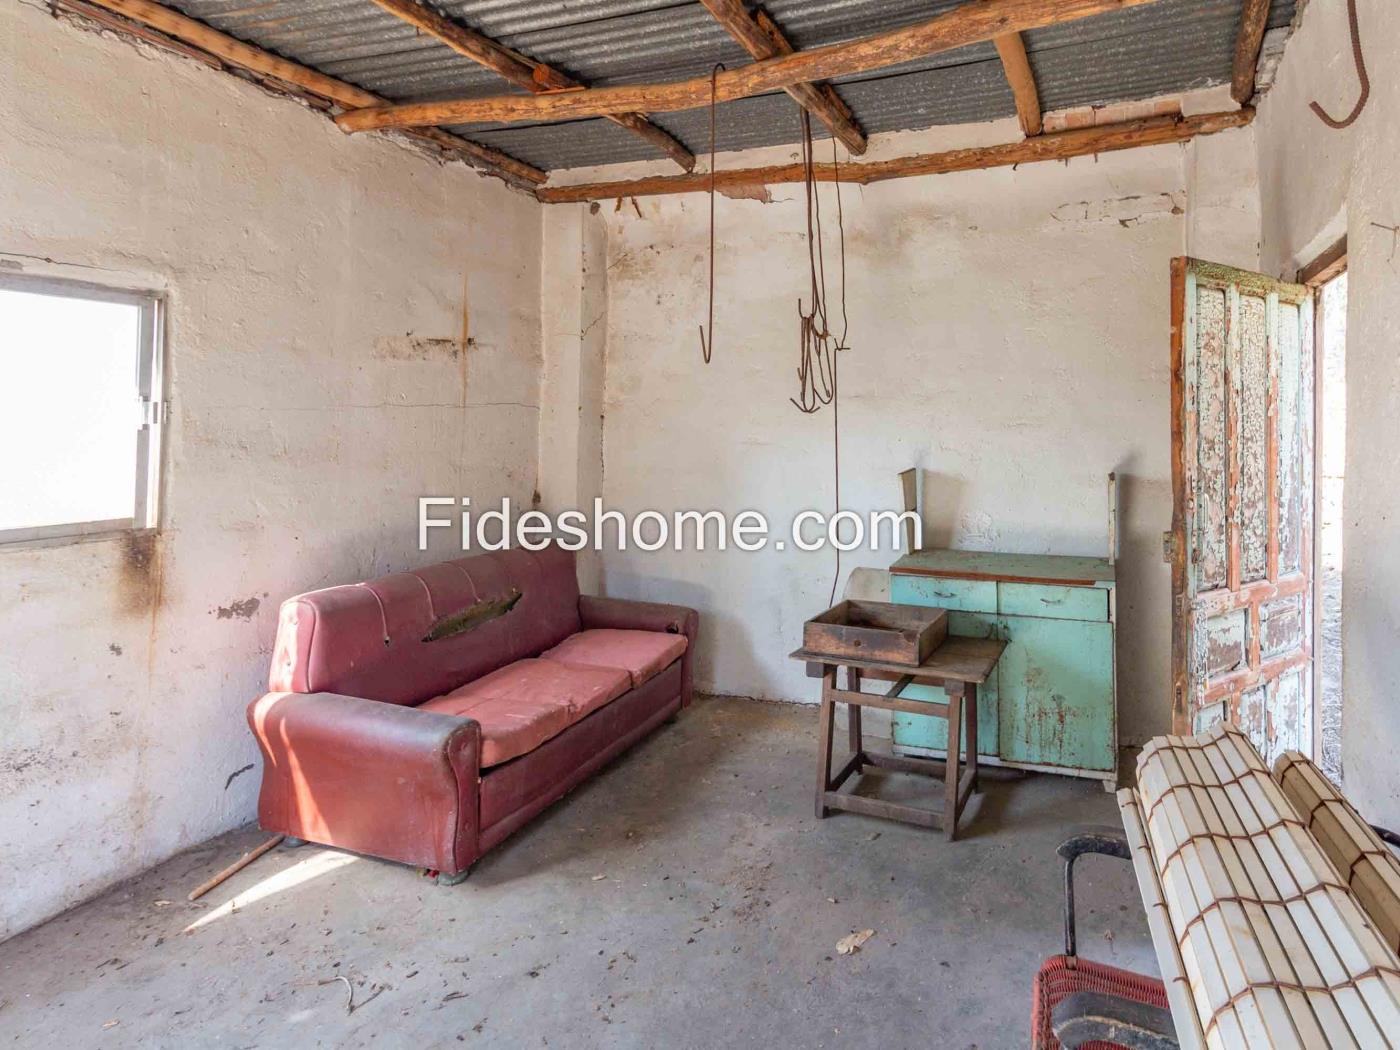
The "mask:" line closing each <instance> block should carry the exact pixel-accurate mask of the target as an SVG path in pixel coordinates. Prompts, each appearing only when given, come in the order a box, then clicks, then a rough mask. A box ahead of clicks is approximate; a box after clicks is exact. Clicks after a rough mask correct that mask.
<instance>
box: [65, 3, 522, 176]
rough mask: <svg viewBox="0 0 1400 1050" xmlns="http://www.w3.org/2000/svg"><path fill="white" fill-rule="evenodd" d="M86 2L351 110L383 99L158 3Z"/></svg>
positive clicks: (437, 134)
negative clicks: (246, 42)
mask: <svg viewBox="0 0 1400 1050" xmlns="http://www.w3.org/2000/svg"><path fill="white" fill-rule="evenodd" d="M87 3H88V4H91V5H92V6H95V7H99V8H103V9H105V10H107V11H111V12H113V13H114V14H118V15H121V16H122V17H123V18H125V19H128V20H129V21H131V22H133V23H135V24H136V25H138V26H144V27H146V28H147V29H154V30H156V31H157V32H159V33H162V34H164V35H165V36H167V37H170V38H171V39H173V40H176V41H179V42H180V43H182V44H187V45H189V46H191V47H193V48H195V49H197V50H199V51H202V52H205V53H206V54H209V55H213V56H214V57H215V58H217V59H218V60H219V61H221V62H224V63H226V64H228V65H230V66H235V67H237V68H239V69H242V70H246V71H247V72H249V73H254V74H256V75H258V76H259V77H267V78H270V79H272V80H274V81H280V82H281V83H282V84H286V85H290V86H291V87H293V88H296V89H299V90H300V91H304V92H306V93H307V94H309V95H312V96H315V97H316V98H321V99H325V100H327V101H329V102H333V103H335V104H337V105H339V106H343V107H345V108H346V109H349V110H355V109H363V108H364V107H365V106H383V105H386V104H387V103H386V100H385V99H382V98H380V97H379V96H378V95H376V94H374V93H372V92H369V91H366V90H364V89H363V88H359V87H356V86H355V85H354V84H347V83H346V82H345V81H343V80H337V79H336V78H335V77H330V76H326V74H324V73H318V72H317V71H316V70H314V69H311V68H309V67H307V66H303V65H300V64H298V63H296V62H292V61H289V60H288V59H285V58H281V57H279V56H277V55H274V54H272V53H271V52H268V51H264V50H262V48H259V47H254V46H253V45H252V44H245V43H244V42H243V41H242V40H238V39H236V38H234V37H231V36H229V35H227V34H226V33H221V32H219V31H218V30H217V29H214V28H213V27H212V26H208V25H205V24H204V23H203V22H199V21H196V20H195V19H193V18H187V17H186V16H185V15H182V14H180V13H179V12H178V11H173V10H171V9H170V8H168V7H165V6H163V5H161V4H157V3H152V2H151V0H87ZM408 134H410V135H412V136H413V137H415V138H418V139H422V140H423V141H425V142H431V143H432V144H433V145H434V146H437V147H439V148H440V149H446V150H450V151H452V152H454V153H458V154H461V155H462V156H463V157H465V158H466V159H467V160H468V161H469V162H470V163H472V164H474V165H476V166H477V167H479V168H482V169H483V170H485V171H489V172H490V173H491V174H493V175H498V176H500V177H501V178H503V179H505V180H506V181H507V182H510V183H513V184H515V185H517V186H524V187H527V188H533V187H535V186H538V185H540V184H541V183H543V182H544V181H545V179H546V178H547V177H548V176H546V175H545V173H544V172H542V171H540V169H539V168H536V167H532V166H531V165H529V164H526V163H525V162H524V161H520V160H516V159H515V158H514V157H512V156H510V155H508V154H506V153H502V152H501V151H500V150H498V149H492V148H491V147H490V146H483V145H481V144H480V143H479V142H472V141H470V140H469V139H464V138H459V137H458V136H456V135H450V134H448V133H447V132H445V131H443V130H441V129H439V128H434V127H424V128H422V129H421V130H418V131H411V132H408Z"/></svg>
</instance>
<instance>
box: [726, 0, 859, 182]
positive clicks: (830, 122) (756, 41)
mask: <svg viewBox="0 0 1400 1050" xmlns="http://www.w3.org/2000/svg"><path fill="white" fill-rule="evenodd" d="M700 2H701V3H702V4H704V5H705V9H706V10H708V11H709V12H710V14H712V15H714V17H715V20H716V21H718V22H719V24H720V25H722V26H724V28H725V29H726V30H728V31H729V35H730V36H732V37H733V38H734V39H735V40H737V41H738V42H739V44H740V45H741V46H742V47H743V48H744V50H745V51H747V52H748V53H749V54H750V55H752V56H753V57H754V58H756V59H758V60H759V61H760V62H761V61H763V60H764V59H767V58H776V57H777V56H779V55H790V54H792V53H793V47H792V44H791V43H789V42H788V38H787V37H786V36H784V35H783V31H782V30H781V29H779V28H778V26H777V24H776V23H775V22H774V21H773V20H772V19H771V18H769V17H768V15H767V13H766V12H764V11H762V10H758V11H755V12H752V13H751V12H750V11H749V9H748V7H747V6H746V5H745V4H744V0H700ZM783 90H785V91H786V92H787V93H788V94H789V95H790V96H792V99H793V101H794V102H796V103H797V104H798V105H799V106H801V107H802V108H803V109H805V110H806V111H807V112H808V113H810V114H812V116H814V117H816V118H817V119H818V120H820V121H821V122H822V123H823V124H825V125H826V126H827V127H828V128H830V129H831V133H832V134H833V135H835V136H836V137H837V138H838V139H840V140H841V142H842V144H843V145H844V146H845V147H846V149H848V150H849V151H850V152H852V153H855V154H861V153H864V152H865V133H864V132H862V131H861V130H860V126H859V125H858V124H857V123H856V120H855V117H854V116H852V114H851V110H850V108H849V107H848V106H847V105H846V103H845V102H843V101H842V100H841V96H840V95H838V94H837V93H836V89H835V88H833V87H832V86H831V85H830V84H808V83H801V84H793V85H791V86H790V87H787V88H784V89H783Z"/></svg>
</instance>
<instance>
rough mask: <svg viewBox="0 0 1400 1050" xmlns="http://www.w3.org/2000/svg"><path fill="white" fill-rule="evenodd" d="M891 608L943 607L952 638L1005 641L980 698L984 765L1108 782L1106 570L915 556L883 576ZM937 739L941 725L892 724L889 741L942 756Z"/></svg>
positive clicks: (1046, 561) (1053, 558)
mask: <svg viewBox="0 0 1400 1050" xmlns="http://www.w3.org/2000/svg"><path fill="white" fill-rule="evenodd" d="M890 600H891V601H893V602H900V603H902V604H906V605H923V606H933V607H938V608H944V609H948V610H950V612H949V619H948V627H949V631H950V632H951V633H953V634H956V635H963V636H968V637H990V636H995V637H998V638H1001V639H1002V640H1003V641H1005V642H1006V643H1007V646H1006V651H1005V652H1004V653H1003V654H1002V657H1001V661H1000V662H999V663H998V664H997V668H996V671H995V672H994V673H993V675H992V677H991V678H990V679H989V680H988V681H987V682H986V683H985V684H984V685H982V686H981V687H980V688H979V690H978V697H977V701H978V702H977V719H978V722H977V725H978V750H979V752H980V753H981V754H982V755H983V756H985V757H986V758H987V760H988V761H990V762H993V763H999V764H1002V765H1008V766H1015V767H1018V768H1025V769H1041V770H1049V771H1052V772H1059V773H1066V774H1071V775H1077V776H1084V777H1091V778H1094V779H1098V780H1103V781H1105V786H1106V787H1111V786H1112V785H1113V784H1114V783H1116V780H1117V759H1118V712H1117V695H1116V685H1115V668H1114V620H1115V613H1116V607H1115V594H1114V571H1113V564H1112V563H1111V562H1110V561H1108V560H1107V559H1104V558H1071V557H1063V556H1058V555H1022V554H996V553H984V552H978V551H951V550H926V551H918V552H916V553H914V554H910V555H906V556H905V557H903V558H901V559H900V560H899V561H897V562H896V563H895V564H894V566H893V567H892V568H891V569H890ZM904 695H905V696H906V697H909V698H911V699H920V698H923V699H929V700H933V699H940V700H941V699H942V690H939V689H933V688H929V687H918V688H915V687H911V688H910V689H908V690H907V691H906V692H905V694H904ZM947 732H948V731H947V723H946V722H945V721H944V720H943V719H941V718H929V717H925V716H923V715H911V714H904V713H902V712H900V713H896V714H895V716H894V742H895V744H896V746H897V747H898V748H899V749H900V750H903V751H906V752H909V753H914V754H925V753H930V752H932V753H938V752H942V751H944V750H945V749H946V748H947V744H948V736H947Z"/></svg>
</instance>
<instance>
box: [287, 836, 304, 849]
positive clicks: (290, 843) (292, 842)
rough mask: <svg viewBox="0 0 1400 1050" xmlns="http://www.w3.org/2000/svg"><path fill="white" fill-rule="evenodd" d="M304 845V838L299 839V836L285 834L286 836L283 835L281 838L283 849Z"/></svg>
mask: <svg viewBox="0 0 1400 1050" xmlns="http://www.w3.org/2000/svg"><path fill="white" fill-rule="evenodd" d="M305 845H306V840H305V839H299V838H296V837H294V836H292V835H286V836H283V838H282V848H283V849H296V848H297V847H299V846H305Z"/></svg>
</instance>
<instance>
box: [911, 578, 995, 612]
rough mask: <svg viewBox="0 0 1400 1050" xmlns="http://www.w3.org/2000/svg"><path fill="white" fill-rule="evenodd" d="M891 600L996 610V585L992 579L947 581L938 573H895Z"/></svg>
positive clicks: (960, 609)
mask: <svg viewBox="0 0 1400 1050" xmlns="http://www.w3.org/2000/svg"><path fill="white" fill-rule="evenodd" d="M890 601H892V602H903V603H904V604H906V605H927V606H932V607H934V608H937V609H950V610H959V611H962V612H982V613H994V612H996V611H997V585H996V584H995V583H993V582H992V581H990V580H945V579H941V578H939V577H936V576H900V575H896V576H892V577H891V578H890Z"/></svg>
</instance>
